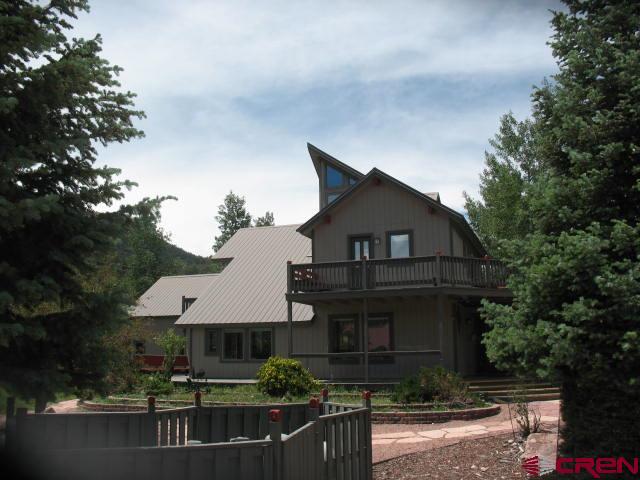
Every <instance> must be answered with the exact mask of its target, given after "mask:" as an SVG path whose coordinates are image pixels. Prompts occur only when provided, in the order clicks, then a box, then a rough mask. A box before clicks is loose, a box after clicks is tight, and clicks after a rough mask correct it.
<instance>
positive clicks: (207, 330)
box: [204, 328, 221, 357]
mask: <svg viewBox="0 0 640 480" xmlns="http://www.w3.org/2000/svg"><path fill="white" fill-rule="evenodd" d="M214 332H215V334H216V351H215V352H212V351H211V349H210V347H211V342H210V338H209V334H210V333H214ZM220 337H221V335H220V329H219V328H205V329H204V354H205V356H207V357H220Z"/></svg>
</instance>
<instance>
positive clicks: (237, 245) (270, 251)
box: [176, 225, 313, 325]
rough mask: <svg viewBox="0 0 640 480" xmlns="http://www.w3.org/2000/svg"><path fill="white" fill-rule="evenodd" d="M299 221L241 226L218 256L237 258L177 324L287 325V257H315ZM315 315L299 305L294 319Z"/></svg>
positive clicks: (307, 307) (291, 258)
mask: <svg viewBox="0 0 640 480" xmlns="http://www.w3.org/2000/svg"><path fill="white" fill-rule="evenodd" d="M298 227H299V225H281V226H274V227H251V228H242V229H240V230H238V231H237V232H236V233H235V235H233V237H231V238H230V239H229V240H228V241H227V243H225V244H224V245H223V246H222V248H221V249H220V250H218V252H217V253H216V254H215V255H214V257H213V258H214V259H216V258H218V259H221V258H224V259H227V258H232V260H231V262H230V263H229V264H228V265H227V266H226V267H225V269H224V270H223V271H222V273H221V274H220V276H219V278H218V280H217V281H216V282H214V283H213V284H212V285H211V286H210V287H209V288H208V289H207V291H206V292H204V293H203V294H202V295H201V296H200V298H199V299H198V301H197V302H195V303H194V304H193V305H192V306H191V307H189V310H187V311H186V312H185V313H184V315H182V316H181V317H180V318H179V319H178V321H177V322H176V324H179V325H200V324H230V323H231V324H241V323H282V322H286V321H287V302H286V299H285V293H286V291H287V260H291V261H293V262H294V263H295V262H307V261H310V260H311V240H309V239H308V238H306V237H305V236H303V235H301V234H299V233H298V232H297V231H296V229H297V228H298ZM312 317H313V310H312V308H311V307H310V306H308V305H303V304H298V303H294V304H293V320H294V321H306V320H311V318H312Z"/></svg>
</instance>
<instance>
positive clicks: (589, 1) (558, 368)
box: [483, 0, 640, 457]
mask: <svg viewBox="0 0 640 480" xmlns="http://www.w3.org/2000/svg"><path fill="white" fill-rule="evenodd" d="M565 3H566V5H567V7H568V8H567V12H555V13H554V17H553V21H552V23H553V26H554V29H555V34H554V36H553V40H552V42H551V46H552V48H553V52H554V55H555V56H556V58H557V59H558V64H559V73H558V74H557V75H556V76H555V77H554V82H553V83H549V84H545V85H543V86H542V87H541V88H538V89H537V90H536V91H535V92H534V97H533V99H534V117H535V122H536V124H537V126H538V132H537V136H538V139H537V141H536V142H537V144H538V146H537V151H538V154H539V155H540V158H541V159H543V163H544V165H545V173H544V174H543V175H540V178H539V179H538V181H537V187H536V189H537V192H536V195H535V196H533V197H532V198H531V202H530V206H531V216H532V219H533V221H534V228H533V233H531V234H530V235H528V236H527V237H526V238H525V239H524V240H522V241H514V242H509V243H508V245H507V247H505V249H504V258H505V259H506V260H507V261H508V262H509V263H510V265H511V267H512V269H513V274H512V275H511V277H510V280H509V287H510V288H511V290H512V291H513V294H514V300H513V304H512V305H508V306H505V305H497V304H491V303H488V302H485V305H484V314H483V315H484V317H485V318H486V320H487V322H488V323H489V324H490V325H491V326H492V331H491V332H490V333H489V334H488V335H487V336H486V337H485V343H486V345H487V351H488V354H489V357H490V358H491V359H492V360H493V361H494V362H496V364H497V365H498V366H499V367H502V368H508V369H511V370H513V371H516V372H519V373H522V374H528V375H531V374H537V375H538V376H540V377H542V378H548V379H557V380H559V381H560V382H561V385H562V415H563V419H564V421H565V428H564V430H563V432H562V436H563V442H562V443H561V448H562V450H563V451H564V454H565V455H567V456H571V457H598V456H599V457H602V456H611V457H617V456H628V457H634V456H635V455H636V454H637V448H638V445H640V261H639V260H640V227H639V226H638V221H639V220H640V151H639V149H640V53H639V52H640V3H638V2H631V1H602V0H580V1H579V0H566V1H565Z"/></svg>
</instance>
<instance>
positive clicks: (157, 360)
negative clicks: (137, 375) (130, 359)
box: [136, 355, 189, 373]
mask: <svg viewBox="0 0 640 480" xmlns="http://www.w3.org/2000/svg"><path fill="white" fill-rule="evenodd" d="M136 357H137V358H138V359H139V360H140V363H141V364H142V366H141V367H140V370H142V371H143V372H159V371H160V370H162V362H163V361H164V355H136ZM173 372H174V373H189V359H188V358H187V356H186V355H177V356H176V362H175V364H174V365H173Z"/></svg>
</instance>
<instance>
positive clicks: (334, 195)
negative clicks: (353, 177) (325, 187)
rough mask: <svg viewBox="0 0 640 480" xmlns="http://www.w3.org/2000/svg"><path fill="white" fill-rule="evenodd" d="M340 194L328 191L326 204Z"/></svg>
mask: <svg viewBox="0 0 640 480" xmlns="http://www.w3.org/2000/svg"><path fill="white" fill-rule="evenodd" d="M339 196H340V193H329V194H328V195H327V204H329V203H331V202H333V201H334V200H335V199H336V198H338V197H339Z"/></svg>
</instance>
